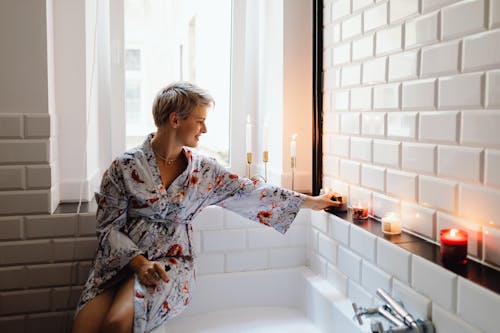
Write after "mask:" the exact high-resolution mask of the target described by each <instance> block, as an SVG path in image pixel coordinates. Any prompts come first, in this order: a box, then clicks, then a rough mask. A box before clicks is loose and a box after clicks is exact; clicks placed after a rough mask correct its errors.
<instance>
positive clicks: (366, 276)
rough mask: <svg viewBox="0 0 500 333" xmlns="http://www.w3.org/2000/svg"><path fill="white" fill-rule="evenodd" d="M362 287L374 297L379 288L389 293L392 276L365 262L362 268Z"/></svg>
mask: <svg viewBox="0 0 500 333" xmlns="http://www.w3.org/2000/svg"><path fill="white" fill-rule="evenodd" d="M361 285H362V286H363V288H364V289H365V290H366V291H368V292H369V293H370V294H372V295H374V296H375V295H376V292H377V289H378V288H382V289H384V290H385V291H387V292H389V291H390V290H391V276H390V275H389V274H387V273H385V272H384V271H382V270H380V269H378V268H377V267H375V266H373V265H372V264H371V263H369V262H367V261H363V264H362V266H361Z"/></svg>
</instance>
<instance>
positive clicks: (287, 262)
mask: <svg viewBox="0 0 500 333" xmlns="http://www.w3.org/2000/svg"><path fill="white" fill-rule="evenodd" d="M306 262H307V254H306V251H305V248H303V247H294V248H285V249H271V250H270V251H269V267H271V268H285V267H301V266H305V264H306Z"/></svg>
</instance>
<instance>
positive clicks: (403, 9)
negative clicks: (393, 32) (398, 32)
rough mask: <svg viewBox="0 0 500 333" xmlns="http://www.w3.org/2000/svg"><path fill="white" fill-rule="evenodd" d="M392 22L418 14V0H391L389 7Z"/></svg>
mask: <svg viewBox="0 0 500 333" xmlns="http://www.w3.org/2000/svg"><path fill="white" fill-rule="evenodd" d="M389 13H390V14H389V17H390V21H391V23H394V22H396V21H399V20H401V19H407V18H408V17H409V16H414V15H416V14H418V1H408V0H391V2H390V8H389Z"/></svg>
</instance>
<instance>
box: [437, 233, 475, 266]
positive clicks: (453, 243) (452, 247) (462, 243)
mask: <svg viewBox="0 0 500 333" xmlns="http://www.w3.org/2000/svg"><path fill="white" fill-rule="evenodd" d="M439 238H440V240H441V251H440V252H441V259H442V260H443V261H444V262H448V263H455V264H465V263H466V262H467V259H466V258H467V240H468V235H467V232H466V231H464V230H461V229H455V228H451V229H442V230H441V232H440V233H439Z"/></svg>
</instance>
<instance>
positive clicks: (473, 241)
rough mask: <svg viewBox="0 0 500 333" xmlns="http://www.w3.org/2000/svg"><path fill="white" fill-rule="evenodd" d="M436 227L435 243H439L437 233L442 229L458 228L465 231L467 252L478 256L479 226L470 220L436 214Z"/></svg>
mask: <svg viewBox="0 0 500 333" xmlns="http://www.w3.org/2000/svg"><path fill="white" fill-rule="evenodd" d="M436 217H437V225H436V236H437V238H436V241H440V239H439V232H440V231H441V230H442V229H449V228H458V229H462V230H465V231H467V235H468V241H467V252H468V253H469V254H470V255H472V256H475V257H477V256H478V253H479V252H478V250H479V249H478V246H479V239H480V237H481V236H480V232H481V225H480V224H479V223H477V222H476V223H475V222H474V221H472V220H464V219H461V218H459V217H456V216H453V215H448V214H445V213H441V212H438V213H437V214H436Z"/></svg>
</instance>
